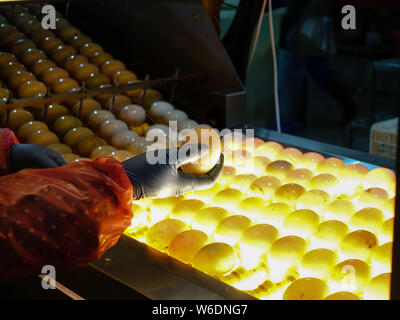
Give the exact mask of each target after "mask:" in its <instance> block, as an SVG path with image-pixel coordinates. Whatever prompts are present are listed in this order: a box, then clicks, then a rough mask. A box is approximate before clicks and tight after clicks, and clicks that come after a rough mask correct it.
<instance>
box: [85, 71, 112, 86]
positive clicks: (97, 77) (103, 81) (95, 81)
mask: <svg viewBox="0 0 400 320" xmlns="http://www.w3.org/2000/svg"><path fill="white" fill-rule="evenodd" d="M85 84H86V87H87V88H89V89H95V88H99V87H100V86H102V85H108V84H111V80H110V78H109V77H107V76H106V75H105V74H104V73H91V74H90V75H89V77H88V78H86V79H85Z"/></svg>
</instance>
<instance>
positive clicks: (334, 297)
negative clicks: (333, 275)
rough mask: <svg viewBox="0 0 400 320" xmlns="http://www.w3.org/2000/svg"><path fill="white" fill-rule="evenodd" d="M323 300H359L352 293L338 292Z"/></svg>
mask: <svg viewBox="0 0 400 320" xmlns="http://www.w3.org/2000/svg"><path fill="white" fill-rule="evenodd" d="M325 300H341V301H344V300H360V298H359V297H358V296H357V295H355V294H354V293H352V292H348V291H339V292H335V293H332V294H331V295H329V296H327V297H326V298H325Z"/></svg>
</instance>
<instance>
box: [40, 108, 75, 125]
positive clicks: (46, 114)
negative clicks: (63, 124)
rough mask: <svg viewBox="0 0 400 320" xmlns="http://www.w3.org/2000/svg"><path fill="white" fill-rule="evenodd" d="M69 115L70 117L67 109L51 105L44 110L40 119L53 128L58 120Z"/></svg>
mask: <svg viewBox="0 0 400 320" xmlns="http://www.w3.org/2000/svg"><path fill="white" fill-rule="evenodd" d="M67 115H69V112H68V109H67V108H66V107H64V106H62V105H59V104H51V105H49V106H48V107H47V108H45V109H43V111H42V114H41V117H40V118H41V119H43V121H44V122H46V123H47V124H48V125H49V126H53V124H54V122H56V120H58V119H59V118H61V117H62V116H67Z"/></svg>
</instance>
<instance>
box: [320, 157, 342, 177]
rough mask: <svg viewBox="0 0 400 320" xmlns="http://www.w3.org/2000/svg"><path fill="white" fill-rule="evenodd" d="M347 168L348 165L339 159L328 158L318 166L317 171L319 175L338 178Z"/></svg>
mask: <svg viewBox="0 0 400 320" xmlns="http://www.w3.org/2000/svg"><path fill="white" fill-rule="evenodd" d="M345 167H346V165H345V163H344V162H343V160H340V159H338V158H327V159H325V160H323V161H321V162H320V163H319V164H318V166H317V168H316V171H317V172H318V173H329V174H332V175H334V176H336V177H338V176H339V175H340V172H341V170H342V169H343V168H345Z"/></svg>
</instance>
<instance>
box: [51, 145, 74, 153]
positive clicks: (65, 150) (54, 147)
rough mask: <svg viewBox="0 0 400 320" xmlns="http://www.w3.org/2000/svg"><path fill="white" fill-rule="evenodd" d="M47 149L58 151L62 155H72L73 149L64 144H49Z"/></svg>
mask: <svg viewBox="0 0 400 320" xmlns="http://www.w3.org/2000/svg"><path fill="white" fill-rule="evenodd" d="M47 148H49V149H52V150H54V151H57V152H59V153H61V154H68V153H72V149H71V148H70V147H69V146H67V145H66V144H64V143H52V144H49V145H48V146H47Z"/></svg>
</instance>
